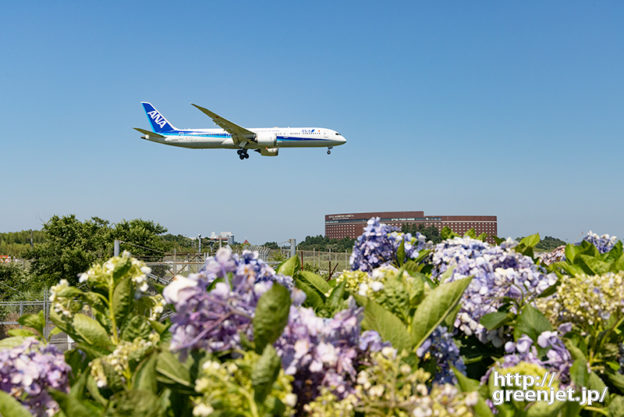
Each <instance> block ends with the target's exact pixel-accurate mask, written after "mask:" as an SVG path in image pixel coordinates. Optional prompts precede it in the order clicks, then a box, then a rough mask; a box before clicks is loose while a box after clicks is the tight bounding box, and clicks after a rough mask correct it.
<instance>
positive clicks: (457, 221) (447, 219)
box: [325, 211, 498, 241]
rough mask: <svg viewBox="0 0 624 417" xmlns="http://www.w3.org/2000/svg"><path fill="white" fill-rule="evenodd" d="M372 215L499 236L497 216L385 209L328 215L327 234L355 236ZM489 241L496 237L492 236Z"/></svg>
mask: <svg viewBox="0 0 624 417" xmlns="http://www.w3.org/2000/svg"><path fill="white" fill-rule="evenodd" d="M371 217H380V218H381V222H382V223H385V224H389V225H392V226H396V227H399V228H400V227H401V226H402V225H404V224H409V225H412V224H415V225H419V224H422V225H423V226H425V227H428V226H435V227H436V228H437V229H438V230H442V228H443V227H445V226H448V227H449V228H450V229H451V230H452V231H454V232H455V233H457V234H459V235H462V236H463V235H464V233H466V232H467V231H468V230H470V229H474V230H475V232H477V235H480V234H481V233H485V234H487V235H488V236H497V235H498V231H497V220H496V216H438V215H428V216H425V213H424V212H423V211H384V212H377V213H343V214H326V215H325V236H326V237H328V238H332V239H342V238H344V237H351V238H356V237H358V236H359V235H361V234H362V232H363V231H364V227H365V226H366V222H367V221H368V219H370V218H371ZM488 241H493V239H492V238H491V237H489V238H488Z"/></svg>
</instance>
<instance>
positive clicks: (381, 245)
mask: <svg viewBox="0 0 624 417" xmlns="http://www.w3.org/2000/svg"><path fill="white" fill-rule="evenodd" d="M402 242H404V246H403V247H404V248H405V256H406V258H407V259H414V258H416V257H418V253H419V251H421V250H422V249H424V248H425V247H426V245H427V243H426V238H425V236H424V235H422V234H420V233H416V236H415V237H412V235H411V234H410V233H399V232H398V230H397V228H395V227H392V226H388V225H386V224H384V223H381V222H380V219H379V217H372V218H371V219H369V220H368V222H367V223H366V227H365V228H364V233H362V235H360V236H359V237H358V238H357V240H356V241H355V245H354V246H353V252H352V253H351V258H350V259H349V264H350V265H351V269H352V270H354V271H355V270H360V271H364V272H372V271H373V269H375V268H377V267H379V266H382V265H387V264H390V263H392V262H393V261H394V260H395V258H396V253H397V250H398V248H399V246H401V243H402Z"/></svg>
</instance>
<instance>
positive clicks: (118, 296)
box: [112, 277, 134, 328]
mask: <svg viewBox="0 0 624 417" xmlns="http://www.w3.org/2000/svg"><path fill="white" fill-rule="evenodd" d="M133 301H134V284H133V283H132V279H131V278H130V277H125V278H123V279H122V280H121V281H119V282H118V283H117V285H116V286H115V289H114V291H113V304H112V308H113V312H114V313H115V320H116V321H117V326H118V327H120V328H121V327H122V326H123V324H124V320H125V319H126V317H127V316H128V314H129V313H130V311H131V310H132V302H133Z"/></svg>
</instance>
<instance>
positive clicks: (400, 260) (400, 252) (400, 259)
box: [396, 240, 405, 266]
mask: <svg viewBox="0 0 624 417" xmlns="http://www.w3.org/2000/svg"><path fill="white" fill-rule="evenodd" d="M396 260H397V265H399V266H403V264H404V263H405V240H401V244H400V245H399V248H398V249H397V255H396Z"/></svg>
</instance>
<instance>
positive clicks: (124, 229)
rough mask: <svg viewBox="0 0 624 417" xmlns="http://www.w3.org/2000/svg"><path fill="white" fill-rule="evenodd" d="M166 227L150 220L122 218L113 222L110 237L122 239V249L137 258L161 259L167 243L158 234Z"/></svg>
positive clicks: (164, 230)
mask: <svg viewBox="0 0 624 417" xmlns="http://www.w3.org/2000/svg"><path fill="white" fill-rule="evenodd" d="M166 231H167V229H166V228H165V227H163V226H161V225H160V224H158V223H154V222H153V221H151V220H142V219H134V220H130V221H127V220H122V221H121V222H119V223H117V224H115V226H114V228H113V230H112V231H111V237H112V238H113V239H118V240H121V241H122V244H121V247H122V249H125V250H127V251H128V252H130V253H132V255H133V256H135V257H137V258H150V259H154V258H157V259H161V258H162V255H163V253H164V252H165V251H166V250H167V246H168V245H167V243H166V242H165V241H164V240H163V238H162V237H161V236H159V235H162V234H163V233H165V232H166Z"/></svg>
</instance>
